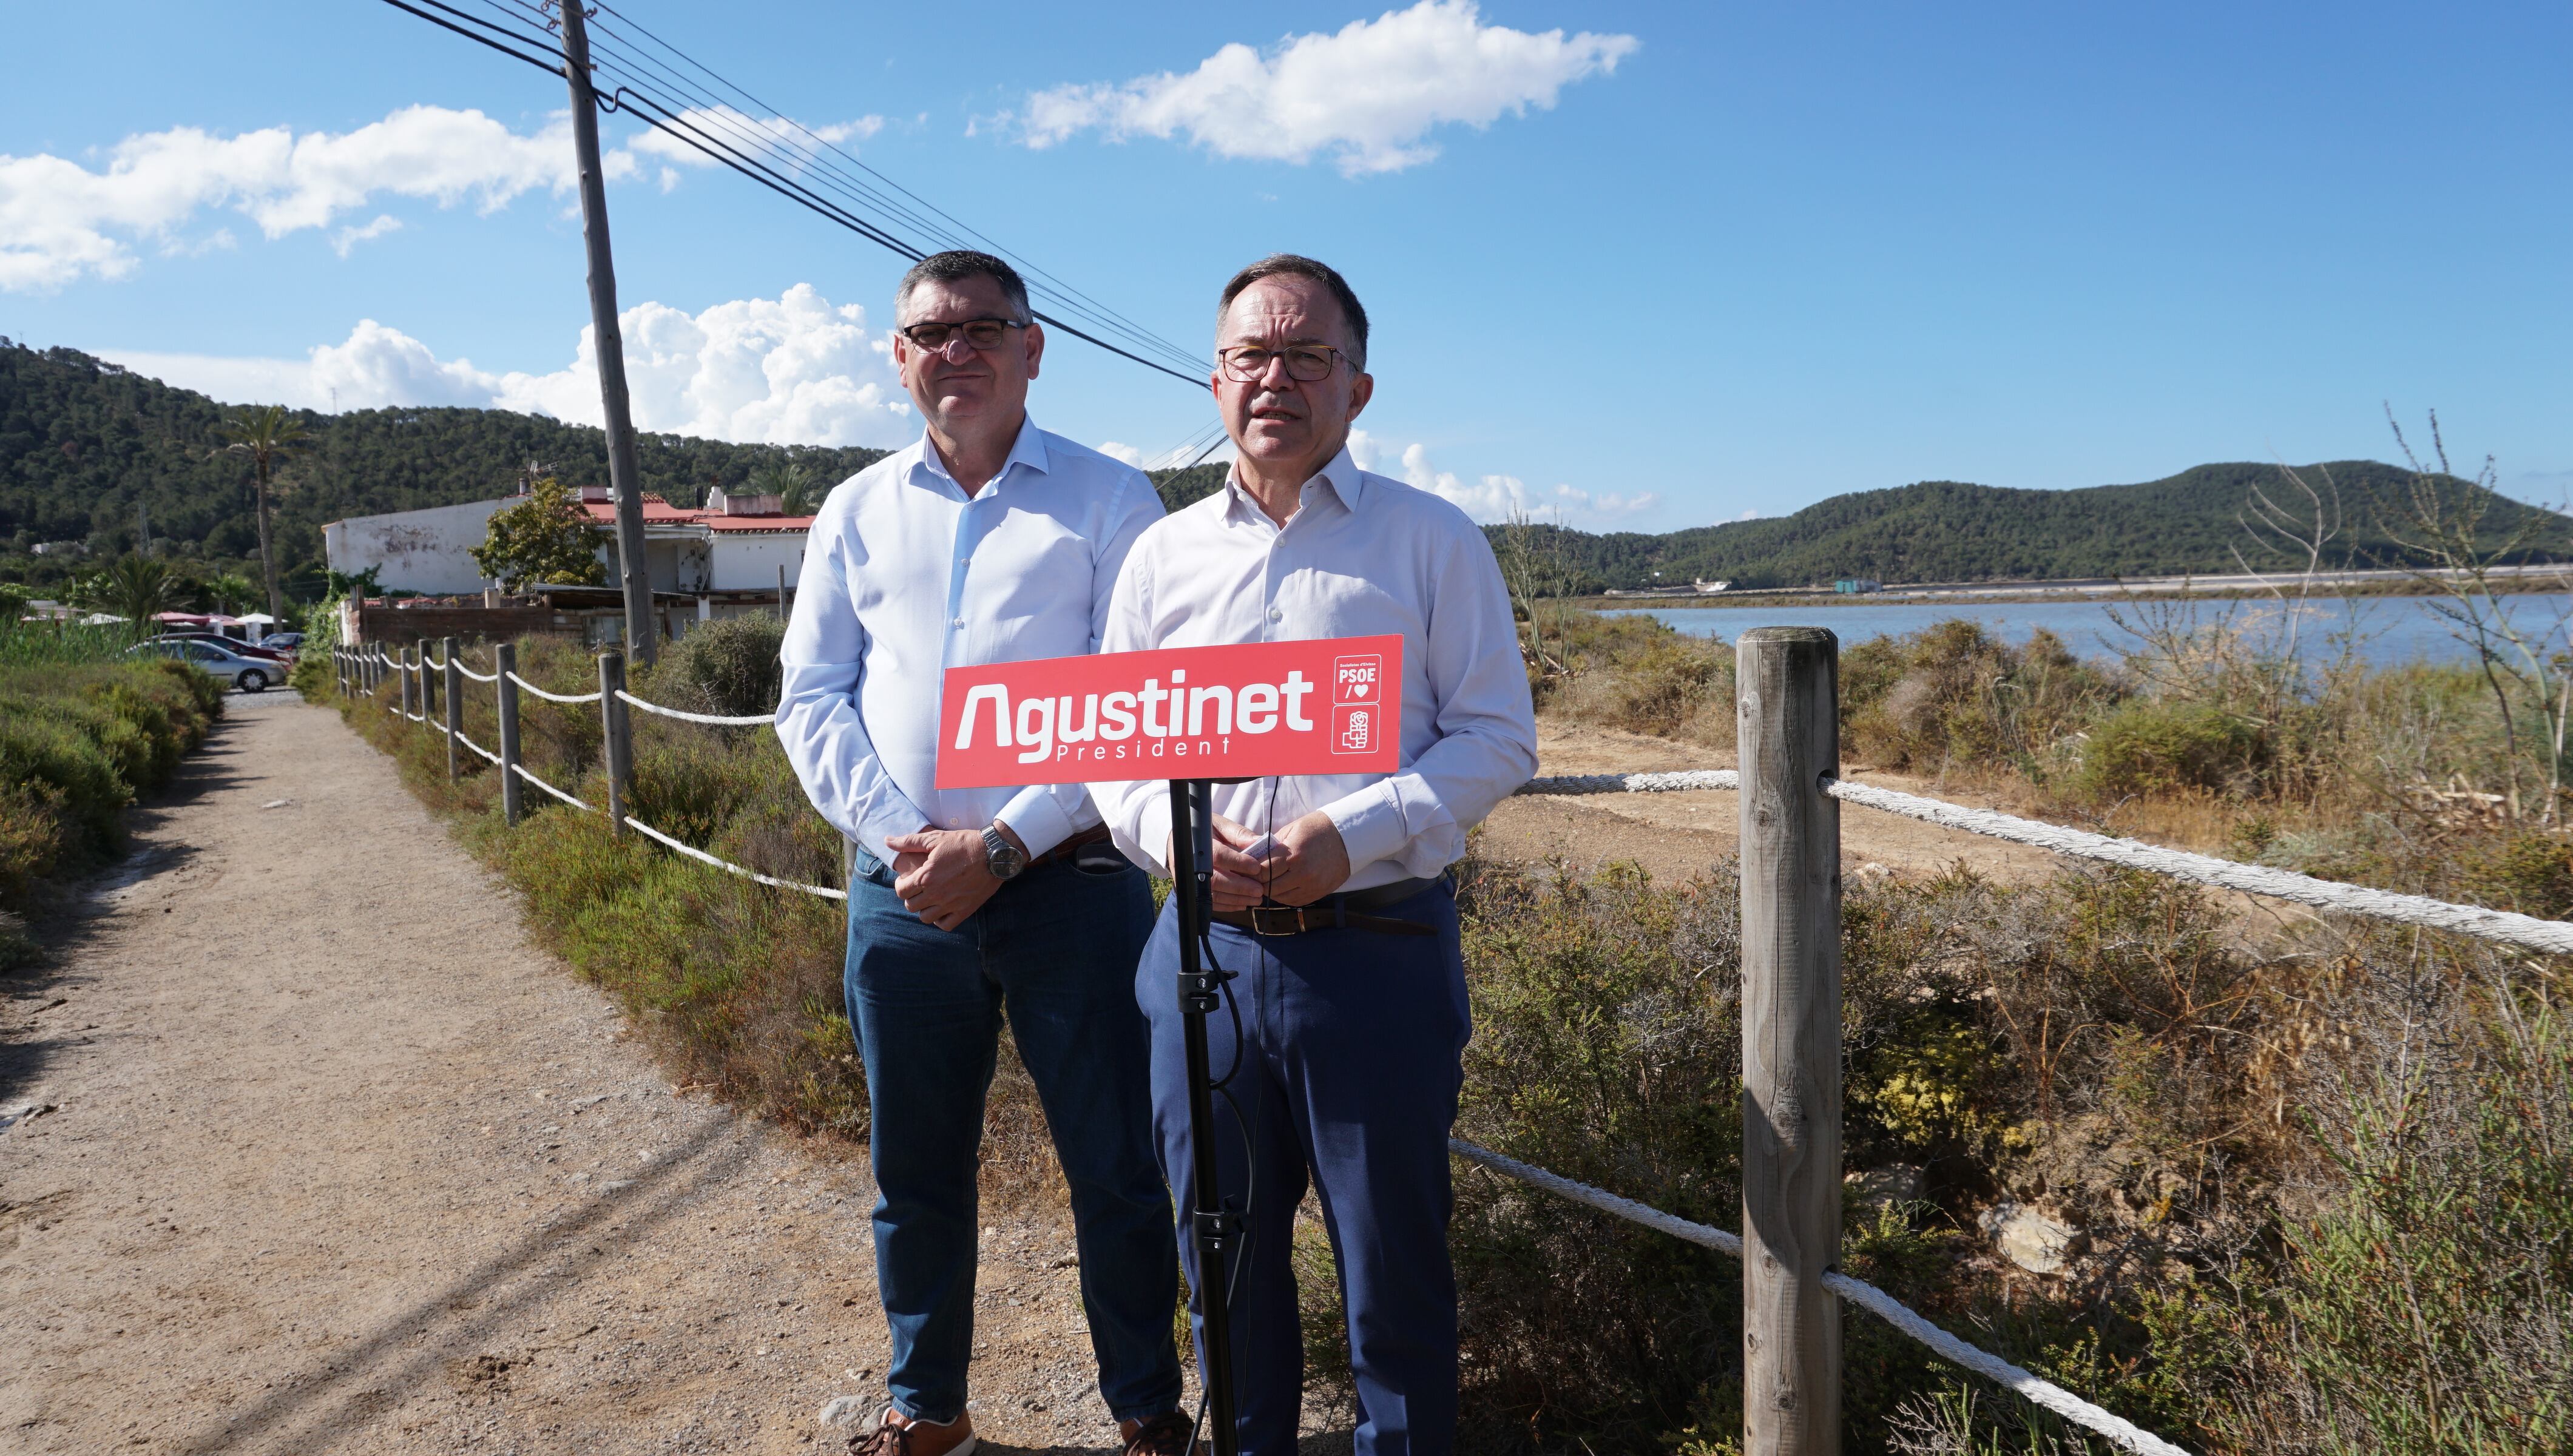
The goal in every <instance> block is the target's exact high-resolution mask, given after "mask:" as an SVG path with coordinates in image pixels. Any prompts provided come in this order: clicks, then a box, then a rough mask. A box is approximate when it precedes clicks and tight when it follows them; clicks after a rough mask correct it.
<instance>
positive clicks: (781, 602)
mask: <svg viewBox="0 0 2573 1456" xmlns="http://www.w3.org/2000/svg"><path fill="white" fill-rule="evenodd" d="M777 620H779V621H781V622H782V621H785V620H786V563H785V562H783V561H780V562H778V563H777Z"/></svg>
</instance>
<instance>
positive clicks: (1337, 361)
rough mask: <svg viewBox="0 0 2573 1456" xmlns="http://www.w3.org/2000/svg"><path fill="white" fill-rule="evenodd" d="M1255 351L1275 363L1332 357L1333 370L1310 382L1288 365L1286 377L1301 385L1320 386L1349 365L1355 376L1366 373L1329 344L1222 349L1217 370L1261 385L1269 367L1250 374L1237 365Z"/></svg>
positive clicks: (1216, 357) (1311, 379) (1249, 345)
mask: <svg viewBox="0 0 2573 1456" xmlns="http://www.w3.org/2000/svg"><path fill="white" fill-rule="evenodd" d="M1254 350H1256V351H1258V352H1259V353H1262V354H1265V355H1267V356H1269V357H1270V358H1271V359H1288V358H1290V357H1291V356H1293V355H1296V354H1321V355H1328V356H1329V357H1330V367H1329V368H1325V369H1323V370H1322V371H1321V372H1320V373H1318V374H1315V375H1313V376H1312V377H1310V378H1306V377H1305V376H1304V375H1302V374H1299V373H1297V372H1295V365H1294V364H1291V363H1290V364H1287V377H1288V378H1290V379H1293V380H1294V381H1295V382H1297V383H1299V384H1318V383H1320V382H1321V381H1322V380H1324V379H1327V378H1329V377H1330V376H1331V374H1332V371H1333V370H1336V369H1337V368H1339V366H1340V365H1341V364H1347V365H1348V366H1349V372H1350V373H1353V374H1354V373H1359V372H1362V370H1361V368H1360V365H1359V364H1358V362H1357V361H1356V360H1355V359H1354V358H1351V357H1350V355H1349V353H1348V351H1346V350H1342V349H1333V348H1332V347H1331V346H1329V345H1327V344H1290V345H1288V346H1287V347H1286V348H1285V349H1271V348H1270V347H1269V346H1268V345H1265V344H1236V345H1233V346H1231V347H1229V348H1225V349H1219V350H1217V351H1216V352H1215V363H1216V367H1218V368H1220V369H1222V370H1224V374H1225V377H1227V378H1229V379H1232V380H1234V381H1235V382H1237V383H1243V384H1256V383H1259V382H1260V380H1261V379H1262V378H1263V377H1264V376H1266V375H1267V374H1268V372H1269V369H1268V367H1267V366H1266V365H1265V364H1264V365H1263V366H1262V367H1261V368H1260V369H1259V371H1258V372H1255V373H1248V374H1246V373H1244V372H1243V371H1242V370H1241V369H1240V368H1239V367H1238V366H1236V365H1235V364H1234V362H1233V361H1234V357H1235V356H1236V355H1240V354H1244V353H1247V352H1250V351H1254Z"/></svg>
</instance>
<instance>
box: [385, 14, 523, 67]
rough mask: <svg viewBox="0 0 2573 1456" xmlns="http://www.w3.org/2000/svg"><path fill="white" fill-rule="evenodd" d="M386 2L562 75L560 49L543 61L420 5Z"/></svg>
mask: <svg viewBox="0 0 2573 1456" xmlns="http://www.w3.org/2000/svg"><path fill="white" fill-rule="evenodd" d="M385 3H386V4H387V5H390V6H392V7H393V8H395V9H396V10H407V11H410V12H411V13H412V14H414V15H417V16H419V17H420V18H421V19H423V20H426V21H428V22H429V24H431V25H434V26H437V27H439V28H440V29H443V30H451V31H453V32H455V33H456V34H457V35H460V36H462V37H464V38H465V39H466V40H469V41H471V42H473V43H474V44H475V45H482V46H489V47H490V48H491V49H493V50H495V51H498V52H499V53H500V54H502V55H504V56H514V57H516V58H517V59H518V60H521V61H524V62H526V63H527V64H528V65H530V66H533V67H535V68H536V69H537V70H539V71H542V72H544V73H546V74H547V75H550V76H556V77H559V76H561V75H562V68H563V61H562V53H561V52H560V51H556V52H555V53H554V59H553V60H552V61H550V62H547V61H542V60H538V59H537V58H536V57H534V56H531V55H528V54H527V53H526V52H524V51H521V50H517V49H514V48H512V47H509V46H504V45H502V44H500V43H499V42H498V41H495V40H493V39H491V38H490V37H489V36H484V35H476V34H474V33H473V32H472V31H469V30H466V29H465V28H464V27H463V26H460V25H457V24H456V23H454V22H453V21H450V20H440V19H438V18H437V17H436V16H434V15H431V14H429V12H428V11H426V10H423V9H420V8H419V7H418V6H414V5H409V4H406V3H404V0H385ZM426 3H428V4H430V5H437V0H426ZM437 8H438V9H440V10H444V9H445V8H446V7H445V6H443V5H438V6H437ZM465 18H466V19H468V20H469V19H472V17H470V16H467V17H465ZM474 23H475V24H477V25H478V24H481V23H482V22H480V21H475V22H474ZM491 28H492V29H493V30H499V29H500V28H499V27H498V26H496V25H495V26H492V27H491ZM501 33H502V34H504V35H505V34H507V33H508V32H506V31H502V32H501Z"/></svg>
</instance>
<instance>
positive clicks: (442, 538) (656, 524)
mask: <svg viewBox="0 0 2573 1456" xmlns="http://www.w3.org/2000/svg"><path fill="white" fill-rule="evenodd" d="M524 498H525V497H523V496H517V497H512V498H510V499H504V500H476V501H473V502H471V503H470V504H466V505H439V506H431V507H429V509H427V510H404V511H396V512H394V513H392V514H390V515H366V516H353V517H351V518H349V519H347V520H338V521H333V522H331V523H330V524H329V525H326V526H324V527H323V528H322V542H323V548H324V552H325V554H326V555H327V557H328V559H329V560H330V563H331V569H332V570H334V571H338V572H341V573H343V574H346V575H356V574H357V573H359V572H362V571H364V570H366V569H367V568H368V567H370V566H374V567H378V568H380V569H379V573H378V575H377V578H376V579H377V580H378V581H379V582H381V583H382V584H383V585H384V587H385V588H386V589H387V590H389V591H411V592H419V593H422V594H423V595H432V596H454V595H460V594H463V593H467V592H476V591H480V590H482V589H483V587H485V586H486V585H488V584H490V583H489V581H488V579H487V578H485V577H484V576H483V575H482V574H481V570H480V568H479V567H477V566H475V565H474V564H473V557H472V555H471V551H472V548H473V547H475V546H478V545H480V544H482V541H483V538H484V537H485V536H486V535H487V534H488V532H489V522H490V519H491V516H492V513H493V512H495V511H498V510H500V509H502V508H503V507H505V506H509V505H513V504H516V503H517V502H518V501H519V500H522V499H524ZM579 499H580V506H581V509H582V510H584V511H585V512H587V513H588V515H589V518H590V519H591V520H592V521H593V522H595V523H596V525H597V527H598V557H599V560H600V562H601V563H602V564H603V565H606V566H607V567H608V575H609V579H610V580H613V579H614V577H615V569H614V556H613V555H612V549H613V546H614V543H615V530H616V507H615V505H614V504H613V503H612V501H611V499H610V497H609V494H608V491H607V488H606V487H605V486H598V485H592V486H584V487H582V488H581V490H580V495H579ZM812 526H813V517H811V516H809V515H786V514H783V513H782V512H781V511H780V509H779V501H778V498H777V497H776V496H774V495H737V494H727V493H726V492H724V491H721V490H715V491H711V492H709V493H708V496H707V499H706V504H705V505H704V507H702V508H698V509H687V508H682V507H679V506H674V505H671V504H670V503H668V502H667V501H665V500H663V499H662V498H661V497H659V496H657V495H651V494H646V495H645V496H644V497H643V551H644V561H645V562H646V564H648V565H649V566H650V568H651V572H652V590H653V592H654V593H655V594H656V595H657V594H670V593H675V594H678V595H683V596H698V597H710V596H715V595H718V594H721V595H725V596H734V595H737V594H740V593H751V594H760V593H764V594H765V595H764V597H763V598H762V599H763V600H765V601H767V602H769V603H774V602H775V600H776V595H777V583H778V571H779V568H781V567H782V568H784V570H785V573H786V577H787V579H788V581H789V582H790V583H791V582H792V581H793V578H794V577H795V575H796V573H798V572H799V571H801V570H802V569H803V566H804V542H805V539H806V537H807V535H808V534H809V533H810V532H811V530H812Z"/></svg>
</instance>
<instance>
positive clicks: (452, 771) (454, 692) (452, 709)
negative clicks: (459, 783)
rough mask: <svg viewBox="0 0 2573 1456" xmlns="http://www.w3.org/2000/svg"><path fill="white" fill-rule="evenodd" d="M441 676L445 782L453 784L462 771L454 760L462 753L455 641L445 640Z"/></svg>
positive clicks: (460, 670) (459, 664)
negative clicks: (444, 660) (444, 703)
mask: <svg viewBox="0 0 2573 1456" xmlns="http://www.w3.org/2000/svg"><path fill="white" fill-rule="evenodd" d="M441 675H442V676H443V677H444V678H445V679H446V681H445V685H444V692H445V694H446V781H447V782H448V783H450V784H451V783H454V782H455V780H456V778H457V776H458V775H459V774H460V773H461V771H462V765H460V764H458V763H457V762H456V760H457V759H458V758H460V757H462V756H463V753H464V691H463V689H464V664H463V663H462V662H461V661H459V660H458V659H457V658H456V656H455V639H454V638H452V637H449V638H447V639H446V666H445V668H444V670H443V671H442V673H441Z"/></svg>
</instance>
